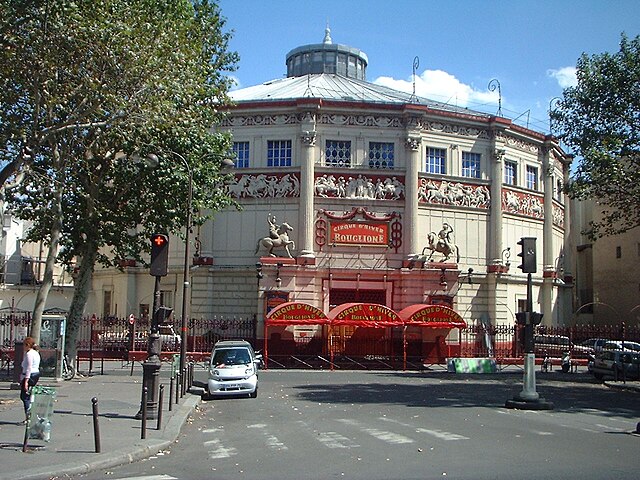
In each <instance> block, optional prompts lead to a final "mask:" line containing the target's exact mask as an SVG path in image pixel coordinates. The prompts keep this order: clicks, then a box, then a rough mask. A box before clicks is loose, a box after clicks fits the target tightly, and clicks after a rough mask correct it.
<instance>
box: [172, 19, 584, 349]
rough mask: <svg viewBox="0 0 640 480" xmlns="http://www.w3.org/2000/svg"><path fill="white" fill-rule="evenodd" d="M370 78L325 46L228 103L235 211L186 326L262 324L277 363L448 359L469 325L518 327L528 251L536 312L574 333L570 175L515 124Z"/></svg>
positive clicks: (217, 229)
mask: <svg viewBox="0 0 640 480" xmlns="http://www.w3.org/2000/svg"><path fill="white" fill-rule="evenodd" d="M367 65H368V58H367V56H366V54H365V53H364V52H362V51H361V50H359V49H357V48H353V47H349V46H345V45H341V44H337V43H333V41H332V39H331V35H330V31H329V29H327V30H326V34H325V37H324V41H323V42H322V43H318V44H311V45H304V46H301V47H298V48H295V49H293V50H291V51H290V52H289V53H288V54H287V55H286V69H287V76H286V77H285V78H278V79H275V80H270V81H267V82H265V83H263V84H261V85H255V86H251V87H247V88H242V89H239V90H235V91H233V92H231V96H232V99H233V100H234V105H233V106H232V107H231V108H230V110H229V115H228V117H227V119H226V120H225V121H224V123H223V124H222V125H220V126H218V128H220V129H222V130H224V131H228V132H230V133H231V134H232V137H233V150H234V153H235V156H236V168H235V171H234V172H233V177H234V178H233V180H232V181H231V182H230V184H229V185H228V188H229V192H230V194H231V195H232V196H233V197H234V199H235V200H236V201H237V202H238V204H239V205H240V206H241V209H240V210H236V209H228V210H225V211H223V212H219V213H217V214H216V215H215V219H214V220H213V221H211V222H209V223H207V224H205V225H203V226H201V227H198V228H197V229H196V231H195V232H194V236H195V237H196V248H195V250H196V252H195V253H196V256H195V257H194V259H193V263H194V268H192V270H191V282H192V288H191V315H192V316H193V317H202V318H209V317H213V316H216V315H237V316H242V315H245V316H246V315H252V316H255V318H256V319H257V330H256V331H257V332H258V333H257V337H258V341H259V342H261V341H262V337H263V336H264V337H265V338H267V339H268V340H269V344H268V348H269V352H270V353H274V354H275V353H276V352H277V351H278V349H280V350H286V349H287V348H293V343H295V342H297V341H298V340H300V339H307V340H309V342H314V341H316V340H317V341H318V342H319V343H322V342H324V343H323V345H324V347H322V348H326V345H327V342H326V339H327V338H329V337H331V338H332V339H334V340H331V342H330V343H331V348H332V352H333V351H334V350H335V351H337V352H338V353H340V351H341V350H346V349H348V348H350V345H351V344H350V342H349V340H350V339H353V338H356V337H358V336H361V337H363V338H367V339H369V340H371V342H370V343H369V345H373V346H372V347H370V348H371V349H372V350H371V351H369V352H365V353H367V354H368V355H370V356H376V355H379V354H380V352H378V351H377V350H376V348H378V347H376V346H375V345H377V343H376V342H382V343H385V341H386V342H387V344H391V345H395V346H399V347H397V348H398V349H400V350H403V349H404V347H401V346H402V345H408V347H407V348H409V349H410V350H411V349H413V351H414V353H416V352H417V353H416V354H417V355H422V356H428V355H436V356H442V355H446V352H447V348H448V345H450V344H452V343H455V340H456V336H457V335H458V331H459V329H460V328H462V326H464V325H465V324H466V325H470V324H474V323H482V324H492V325H500V324H509V325H513V324H514V322H515V314H516V313H517V312H519V311H523V310H524V309H525V303H526V296H527V275H526V274H524V273H522V272H521V270H519V269H518V268H517V267H518V264H519V263H520V260H521V259H520V258H519V257H517V256H516V253H517V252H518V249H519V246H518V244H517V242H518V241H519V240H520V238H522V237H535V238H536V239H537V240H536V247H537V256H536V261H537V269H536V273H534V274H533V276H532V282H533V307H534V310H535V311H538V312H541V313H543V314H544V319H543V323H545V324H548V325H558V324H563V323H565V321H566V320H567V319H568V318H569V317H570V316H571V298H572V294H571V287H572V281H571V273H570V271H569V270H570V269H569V268H568V266H570V265H571V264H572V260H571V259H570V258H569V257H570V256H571V249H570V248H568V244H569V231H568V230H569V222H568V220H567V219H568V218H569V217H568V215H569V208H568V200H567V198H565V197H564V195H563V194H562V193H561V190H560V186H561V185H562V183H563V182H564V181H565V180H566V179H568V175H569V166H570V163H571V157H570V156H569V155H567V154H565V153H564V152H563V151H562V150H561V149H560V148H559V146H558V144H557V142H556V140H555V139H554V138H553V137H552V136H550V135H547V134H545V133H541V132H537V131H533V130H530V129H527V128H525V127H523V126H520V125H517V124H516V123H514V122H513V121H512V120H509V119H507V118H503V117H501V116H495V115H491V114H486V113H482V112H477V111H473V110H470V109H467V108H460V107H456V106H453V105H450V104H446V103H440V102H436V101H433V100H429V99H427V98H421V97H419V96H416V95H415V94H413V95H412V94H409V93H404V92H400V91H396V90H393V89H390V88H387V87H384V86H380V85H377V84H374V83H370V82H368V81H367V80H366V69H367ZM565 247H567V248H565ZM172 258H173V256H172ZM174 260H175V263H176V264H179V262H180V260H179V255H176V256H175V259H174ZM171 281H172V277H171V275H169V276H168V277H167V278H165V279H163V282H164V283H163V285H165V286H164V287H163V288H168V289H170V288H171V287H170V286H167V285H170V283H171ZM175 282H176V288H175V292H176V295H175V298H174V302H175V303H176V305H180V303H181V299H180V288H179V285H180V277H179V276H178V275H176V279H175ZM281 305H285V310H284V311H283V310H282V309H281V310H276V309H277V308H278V306H281ZM345 306H347V307H345ZM373 306H382V307H384V308H377V309H376V308H375V307H373ZM434 306H439V307H440V308H438V309H435V308H433V307H434ZM374 310H375V314H374ZM272 312H277V315H275V316H274V315H270V313H272ZM291 342H293V343H291ZM352 343H353V342H352ZM380 348H382V347H380ZM384 348H389V347H384ZM394 348H395V347H394ZM404 353H405V354H407V352H404ZM408 354H409V355H410V354H411V351H410V352H408Z"/></svg>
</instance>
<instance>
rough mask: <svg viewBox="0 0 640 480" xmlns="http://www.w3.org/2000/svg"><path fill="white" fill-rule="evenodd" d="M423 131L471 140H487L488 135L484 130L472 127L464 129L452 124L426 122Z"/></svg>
mask: <svg viewBox="0 0 640 480" xmlns="http://www.w3.org/2000/svg"><path fill="white" fill-rule="evenodd" d="M425 129H426V130H430V131H433V132H442V133H449V134H453V135H460V136H463V137H472V138H489V133H488V132H487V131H486V130H484V129H479V128H474V127H464V126H462V125H456V124H453V123H442V122H436V121H433V122H427V123H426V124H425Z"/></svg>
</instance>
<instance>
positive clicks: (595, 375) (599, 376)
mask: <svg viewBox="0 0 640 480" xmlns="http://www.w3.org/2000/svg"><path fill="white" fill-rule="evenodd" d="M593 376H594V377H596V380H602V374H601V373H594V374H593Z"/></svg>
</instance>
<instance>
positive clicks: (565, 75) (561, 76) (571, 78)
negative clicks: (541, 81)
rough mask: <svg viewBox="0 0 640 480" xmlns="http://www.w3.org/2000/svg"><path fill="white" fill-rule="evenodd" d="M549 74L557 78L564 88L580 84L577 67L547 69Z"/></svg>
mask: <svg viewBox="0 0 640 480" xmlns="http://www.w3.org/2000/svg"><path fill="white" fill-rule="evenodd" d="M547 75H548V76H549V77H551V78H553V79H555V80H556V81H557V82H558V85H560V87H562V88H563V89H564V88H568V87H575V86H576V85H577V84H578V79H577V77H576V67H562V68H560V69H558V70H555V69H549V70H547Z"/></svg>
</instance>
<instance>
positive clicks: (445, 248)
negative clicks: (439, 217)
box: [422, 223, 460, 263]
mask: <svg viewBox="0 0 640 480" xmlns="http://www.w3.org/2000/svg"><path fill="white" fill-rule="evenodd" d="M452 233H453V228H451V225H449V224H448V223H444V224H443V225H442V229H441V230H440V231H439V232H438V233H437V234H436V233H435V232H430V233H429V234H428V235H427V246H426V247H424V248H423V249H422V256H423V257H426V254H425V252H426V251H427V250H431V254H430V255H429V256H428V257H426V258H425V261H426V262H429V261H431V258H432V257H433V254H434V253H436V252H439V253H441V254H442V255H443V257H442V259H441V260H440V262H446V261H447V260H449V258H451V255H453V254H454V253H455V256H456V263H458V262H460V249H459V248H458V246H457V245H456V244H455V243H453V241H452V240H451V234H452Z"/></svg>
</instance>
